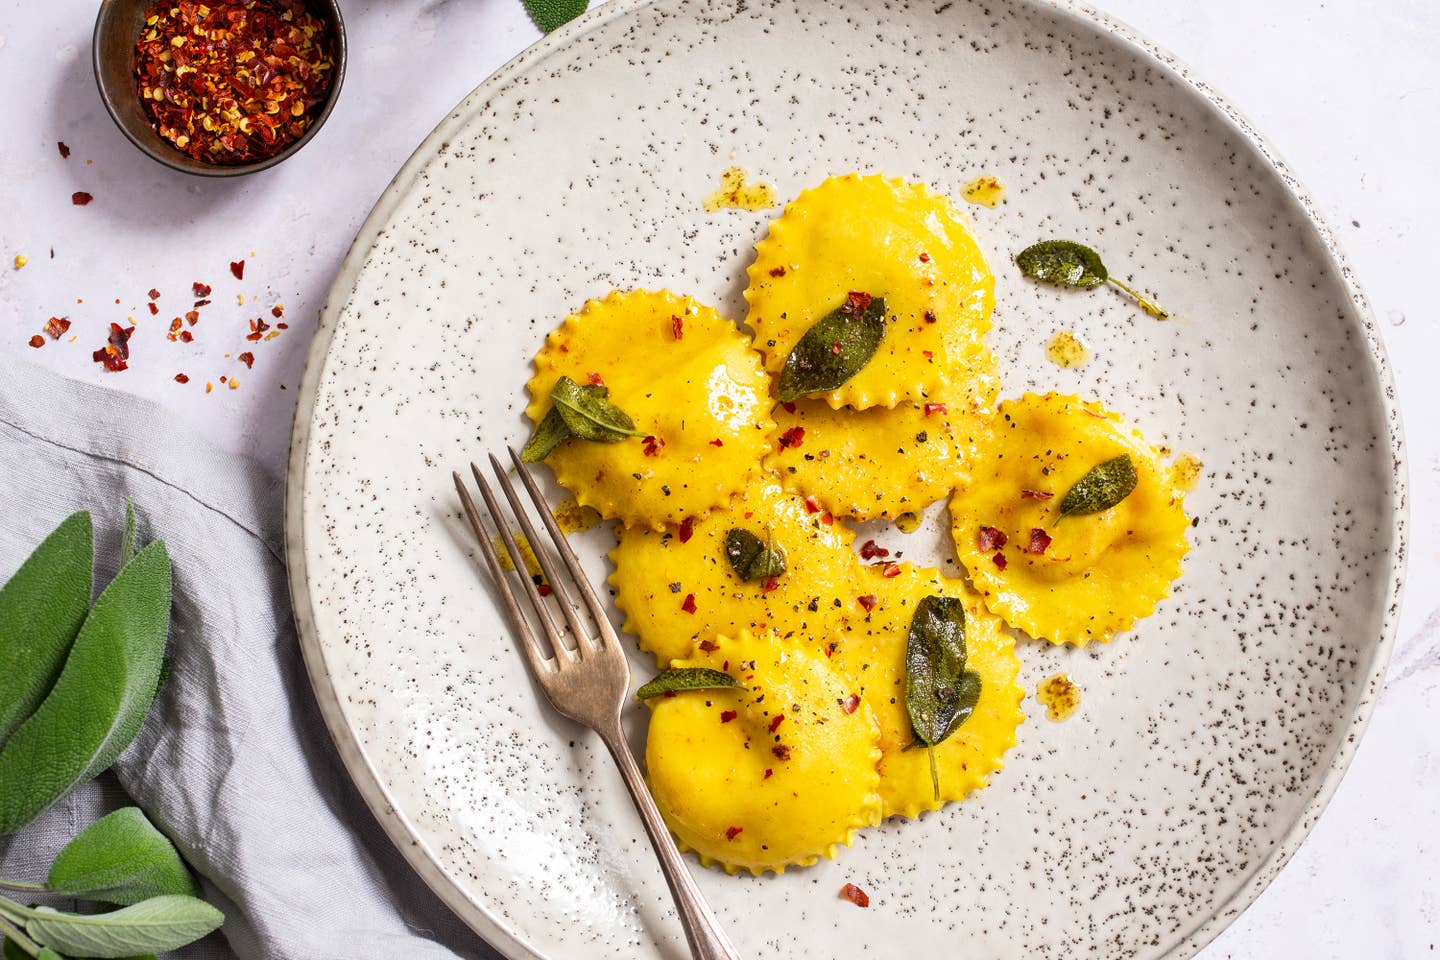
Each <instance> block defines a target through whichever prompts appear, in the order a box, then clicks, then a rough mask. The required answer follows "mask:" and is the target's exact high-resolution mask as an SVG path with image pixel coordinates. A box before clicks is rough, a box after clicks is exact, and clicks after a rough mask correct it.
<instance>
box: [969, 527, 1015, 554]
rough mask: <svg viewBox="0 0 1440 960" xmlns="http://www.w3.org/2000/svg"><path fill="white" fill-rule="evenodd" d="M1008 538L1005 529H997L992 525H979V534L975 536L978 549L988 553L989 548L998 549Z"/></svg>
mask: <svg viewBox="0 0 1440 960" xmlns="http://www.w3.org/2000/svg"><path fill="white" fill-rule="evenodd" d="M1009 539H1010V538H1009V537H1007V536H1005V531H1003V530H997V529H996V528H994V527H981V528H980V535H979V536H978V537H976V538H975V541H976V543H978V544H979V546H980V549H981V550H983V551H985V552H986V553H989V552H990V551H991V550H999V549H1000V548H1001V547H1003V546H1005V544H1006V542H1007V541H1008V540H1009Z"/></svg>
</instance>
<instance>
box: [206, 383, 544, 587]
mask: <svg viewBox="0 0 1440 960" xmlns="http://www.w3.org/2000/svg"><path fill="white" fill-rule="evenodd" d="M230 384H231V386H234V384H235V381H234V380H231V381H230ZM535 592H536V593H538V594H540V596H542V597H548V596H550V594H552V593H554V592H555V589H554V588H553V587H551V586H550V584H548V583H542V584H540V585H539V586H538V587H536V588H535Z"/></svg>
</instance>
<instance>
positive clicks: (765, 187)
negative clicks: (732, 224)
mask: <svg viewBox="0 0 1440 960" xmlns="http://www.w3.org/2000/svg"><path fill="white" fill-rule="evenodd" d="M773 206H775V187H774V186H773V185H772V184H769V183H751V182H750V181H749V174H747V173H746V172H745V169H744V168H743V167H731V168H729V169H728V170H726V171H725V172H724V173H722V174H721V175H720V188H719V189H718V190H716V191H715V192H714V193H712V194H710V195H709V196H708V197H706V198H705V209H706V211H707V212H709V213H714V212H715V211H717V210H766V209H769V208H770V207H773Z"/></svg>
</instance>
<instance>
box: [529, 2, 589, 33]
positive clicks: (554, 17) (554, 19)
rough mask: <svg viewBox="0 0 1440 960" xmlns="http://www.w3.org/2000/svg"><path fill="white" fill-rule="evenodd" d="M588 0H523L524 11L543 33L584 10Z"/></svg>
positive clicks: (572, 18) (552, 29)
mask: <svg viewBox="0 0 1440 960" xmlns="http://www.w3.org/2000/svg"><path fill="white" fill-rule="evenodd" d="M589 5H590V0H525V12H526V13H528V14H530V19H531V20H533V21H535V26H537V27H539V28H540V29H541V31H542V32H544V33H551V32H553V31H555V30H558V29H560V28H561V27H563V26H565V24H567V23H569V22H570V21H571V20H574V19H575V18H576V17H578V16H580V14H582V13H584V12H585V8H586V7H588V6H589Z"/></svg>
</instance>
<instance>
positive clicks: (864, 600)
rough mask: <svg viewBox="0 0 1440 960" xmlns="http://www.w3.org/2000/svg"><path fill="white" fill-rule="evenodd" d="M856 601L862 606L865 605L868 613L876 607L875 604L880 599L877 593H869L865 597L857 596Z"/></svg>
mask: <svg viewBox="0 0 1440 960" xmlns="http://www.w3.org/2000/svg"><path fill="white" fill-rule="evenodd" d="M855 602H856V603H858V604H860V606H862V607H864V608H865V612H866V613H869V612H870V611H871V610H874V609H875V604H876V603H878V602H879V601H878V600H877V599H876V597H875V594H873V593H867V594H865V596H863V597H856V598H855Z"/></svg>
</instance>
